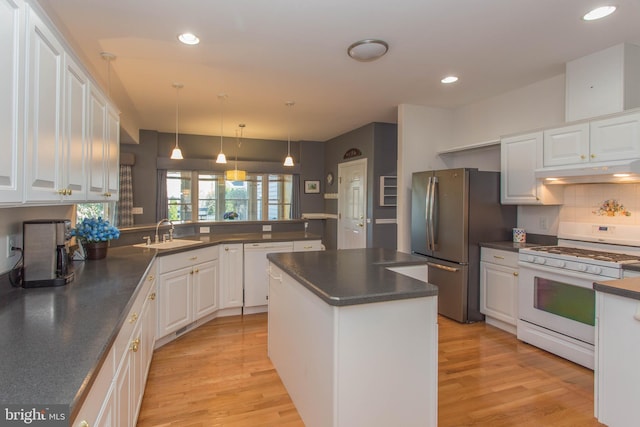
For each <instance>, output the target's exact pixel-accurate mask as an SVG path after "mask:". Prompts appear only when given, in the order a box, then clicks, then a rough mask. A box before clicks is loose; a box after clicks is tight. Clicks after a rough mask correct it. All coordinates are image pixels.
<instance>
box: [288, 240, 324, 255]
mask: <svg viewBox="0 0 640 427" xmlns="http://www.w3.org/2000/svg"><path fill="white" fill-rule="evenodd" d="M322 250H324V247H323V246H322V241H321V240H296V241H294V242H293V251H294V252H306V251H322Z"/></svg>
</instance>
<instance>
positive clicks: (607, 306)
mask: <svg viewBox="0 0 640 427" xmlns="http://www.w3.org/2000/svg"><path fill="white" fill-rule="evenodd" d="M638 313H640V301H639V300H635V299H630V298H625V297H622V296H618V295H612V294H608V293H604V292H596V369H595V399H594V400H595V415H596V417H597V418H598V421H600V422H601V423H603V424H606V425H608V426H615V427H626V426H629V427H631V426H637V425H638V420H640V405H638V396H640V369H638V360H639V359H640V320H638V317H639V316H638Z"/></svg>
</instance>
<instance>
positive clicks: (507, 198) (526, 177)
mask: <svg viewBox="0 0 640 427" xmlns="http://www.w3.org/2000/svg"><path fill="white" fill-rule="evenodd" d="M542 140H543V133H542V132H541V131H540V132H533V133H528V134H523V135H517V136H512V137H507V138H503V139H502V140H501V147H500V148H501V161H500V165H501V174H500V181H501V202H502V203H503V204H506V205H508V204H511V205H514V204H517V205H544V204H560V203H561V198H560V197H559V194H558V193H559V192H560V190H561V189H559V188H549V187H547V186H545V185H543V184H542V183H541V182H540V181H538V180H536V177H535V175H534V171H535V170H536V169H537V168H539V167H542Z"/></svg>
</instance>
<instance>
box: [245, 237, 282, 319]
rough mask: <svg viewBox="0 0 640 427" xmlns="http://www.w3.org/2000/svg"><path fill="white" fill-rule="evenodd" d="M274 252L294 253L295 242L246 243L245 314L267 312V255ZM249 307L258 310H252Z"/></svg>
mask: <svg viewBox="0 0 640 427" xmlns="http://www.w3.org/2000/svg"><path fill="white" fill-rule="evenodd" d="M274 252H293V242H269V243H245V245H244V307H245V309H244V313H245V314H250V313H258V312H261V311H267V304H268V303H269V272H268V269H269V260H268V259H267V254H269V253H274ZM249 307H256V308H255V309H250V308H249ZM257 307H260V308H259V309H258V308H257ZM248 308H249V309H248Z"/></svg>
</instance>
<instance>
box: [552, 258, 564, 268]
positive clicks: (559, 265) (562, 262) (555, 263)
mask: <svg viewBox="0 0 640 427" xmlns="http://www.w3.org/2000/svg"><path fill="white" fill-rule="evenodd" d="M565 265H567V263H566V262H564V261H562V260H560V259H558V260H555V261H554V262H553V266H554V267H558V268H562V267H564V266H565Z"/></svg>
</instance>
